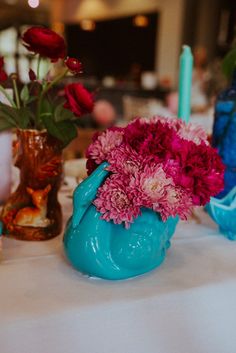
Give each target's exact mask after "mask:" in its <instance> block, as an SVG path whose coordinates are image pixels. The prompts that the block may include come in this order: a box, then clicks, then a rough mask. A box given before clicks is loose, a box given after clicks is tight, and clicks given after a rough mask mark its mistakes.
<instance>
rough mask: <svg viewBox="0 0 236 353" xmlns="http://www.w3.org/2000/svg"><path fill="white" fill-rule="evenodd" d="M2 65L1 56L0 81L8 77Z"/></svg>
mask: <svg viewBox="0 0 236 353" xmlns="http://www.w3.org/2000/svg"><path fill="white" fill-rule="evenodd" d="M3 67H4V59H3V57H2V56H1V57H0V82H3V81H6V80H7V79H8V76H7V74H6V71H5V70H4V69H3Z"/></svg>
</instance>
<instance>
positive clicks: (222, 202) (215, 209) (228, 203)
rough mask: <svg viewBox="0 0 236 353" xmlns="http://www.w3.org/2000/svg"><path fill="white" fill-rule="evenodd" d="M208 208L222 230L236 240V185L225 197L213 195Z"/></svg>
mask: <svg viewBox="0 0 236 353" xmlns="http://www.w3.org/2000/svg"><path fill="white" fill-rule="evenodd" d="M206 210H207V212H208V214H209V215H210V216H211V218H212V219H213V220H214V221H215V222H216V223H217V224H218V225H219V229H220V232H221V233H222V234H223V235H224V236H225V237H226V238H228V239H230V240H236V186H235V187H234V188H233V189H232V190H231V191H230V192H229V193H228V194H227V195H226V196H225V197H224V198H223V199H217V198H215V197H211V200H210V202H209V203H208V204H207V205H206Z"/></svg>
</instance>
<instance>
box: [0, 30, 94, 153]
mask: <svg viewBox="0 0 236 353" xmlns="http://www.w3.org/2000/svg"><path fill="white" fill-rule="evenodd" d="M21 39H22V43H23V45H24V46H25V48H26V49H27V50H28V51H29V52H30V53H32V55H34V56H36V55H37V56H38V59H37V62H38V64H37V72H34V71H33V70H32V68H31V69H30V70H29V79H30V81H31V84H30V85H24V86H23V88H22V89H21V91H20V92H19V88H18V86H19V85H18V78H17V75H16V74H12V75H10V76H9V77H8V75H7V74H6V72H5V70H4V58H3V57H0V91H1V92H2V93H3V94H4V95H5V97H6V98H7V100H8V102H9V104H10V106H9V105H7V104H3V103H0V131H3V130H7V129H10V128H19V129H36V130H44V129H46V130H47V131H48V133H49V134H51V135H52V136H54V137H56V138H57V139H58V140H60V141H61V142H62V144H63V146H66V145H67V144H68V143H69V142H70V141H71V140H72V139H73V138H75V137H76V136H77V129H76V125H77V122H78V119H77V118H78V117H80V116H82V115H84V114H87V113H90V112H91V111H92V110H93V96H92V94H91V93H90V92H88V91H87V90H86V89H85V88H84V87H83V85H82V84H80V83H72V84H69V85H67V86H66V87H65V96H64V98H65V99H64V102H61V101H60V97H58V96H56V97H52V95H50V94H49V93H50V90H51V89H52V88H53V87H54V86H55V85H56V84H57V83H59V82H60V81H61V80H62V79H63V78H64V77H65V76H66V75H67V74H68V72H70V73H72V74H73V75H77V74H80V73H81V72H82V64H81V62H80V61H79V60H78V59H75V58H69V57H66V45H65V41H64V39H63V38H62V37H61V36H59V35H58V34H57V33H55V32H54V31H52V30H50V29H47V28H44V27H31V28H29V29H27V30H26V31H25V32H24V33H23V35H22V38H21ZM42 58H47V59H49V60H50V61H51V63H52V65H54V64H55V63H56V62H58V60H62V61H63V70H62V72H61V73H60V74H58V75H57V76H56V77H54V78H53V79H52V78H51V75H50V70H49V72H48V73H46V75H45V77H43V78H40V63H41V62H42ZM7 80H12V85H13V91H14V98H13V99H12V97H10V95H9V94H8V92H7V91H6V90H5V88H4V86H3V85H4V83H6V82H7Z"/></svg>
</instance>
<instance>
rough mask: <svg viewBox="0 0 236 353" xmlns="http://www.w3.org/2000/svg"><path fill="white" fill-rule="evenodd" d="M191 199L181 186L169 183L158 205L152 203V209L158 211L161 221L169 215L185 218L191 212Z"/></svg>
mask: <svg viewBox="0 0 236 353" xmlns="http://www.w3.org/2000/svg"><path fill="white" fill-rule="evenodd" d="M192 207H193V201H192V198H191V196H190V194H188V193H187V192H186V191H185V190H184V189H183V188H180V187H177V186H174V185H169V186H168V188H167V189H166V197H165V199H164V200H162V201H161V202H160V203H159V205H158V207H156V205H154V207H153V209H154V211H157V212H160V214H161V218H162V220H163V221H166V220H167V219H168V218H169V217H176V216H179V217H180V219H183V220H186V219H187V217H188V216H189V214H190V213H191V210H192Z"/></svg>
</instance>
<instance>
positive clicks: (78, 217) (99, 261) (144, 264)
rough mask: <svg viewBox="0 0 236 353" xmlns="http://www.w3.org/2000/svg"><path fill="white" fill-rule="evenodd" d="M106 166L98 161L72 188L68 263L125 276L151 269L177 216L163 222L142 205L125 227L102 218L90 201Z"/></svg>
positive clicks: (159, 259)
mask: <svg viewBox="0 0 236 353" xmlns="http://www.w3.org/2000/svg"><path fill="white" fill-rule="evenodd" d="M106 166H107V164H106V163H103V164H101V165H100V166H99V167H98V168H97V169H96V170H95V171H94V172H93V174H91V175H90V176H89V177H88V178H87V179H85V180H84V181H83V182H82V183H81V184H80V185H79V186H78V187H77V188H76V190H75V192H74V196H73V205H74V210H73V215H72V217H71V218H70V219H69V221H68V223H67V227H66V230H65V234H64V249H65V253H66V256H67V258H68V260H69V261H70V262H71V264H72V265H73V266H74V267H75V268H76V269H77V270H79V271H80V272H82V273H84V274H86V275H88V276H91V277H100V278H103V279H109V280H119V279H127V278H130V277H134V276H138V275H141V274H143V273H146V272H148V271H151V270H152V269H154V268H156V267H157V266H159V265H160V264H161V263H162V262H163V260H164V259H165V256H166V251H167V249H168V248H169V247H170V239H171V237H172V236H173V234H174V231H175V227H176V224H177V222H178V218H177V217H176V218H169V219H168V220H167V221H166V222H163V221H162V220H161V218H160V216H159V214H157V213H156V212H154V211H152V210H150V209H146V208H144V209H142V215H140V216H139V217H138V218H137V219H135V221H134V223H132V224H131V226H130V228H129V229H126V228H125V227H124V226H123V225H119V224H114V223H113V222H111V221H110V222H106V221H104V220H102V219H101V214H100V213H99V212H98V211H97V210H96V207H95V206H94V205H93V203H92V202H93V200H94V199H95V197H96V194H97V189H98V188H99V186H100V185H101V184H102V183H103V181H104V180H105V179H106V177H107V176H108V174H109V172H108V171H106V170H105V169H104V168H105V167H106Z"/></svg>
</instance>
